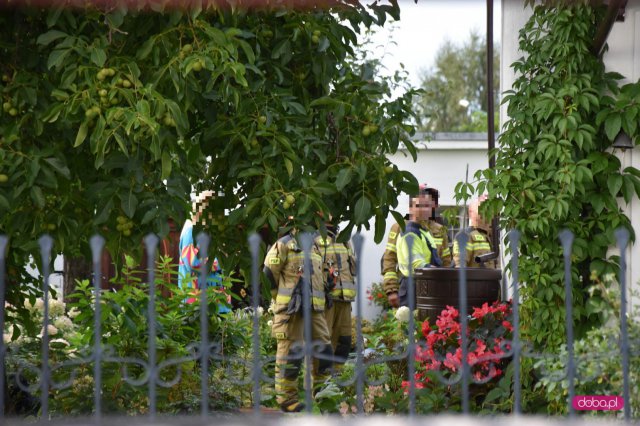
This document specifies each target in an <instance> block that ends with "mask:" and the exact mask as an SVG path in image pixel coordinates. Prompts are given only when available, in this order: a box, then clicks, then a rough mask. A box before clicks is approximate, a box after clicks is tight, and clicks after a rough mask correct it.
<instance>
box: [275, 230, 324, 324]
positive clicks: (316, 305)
mask: <svg viewBox="0 0 640 426" xmlns="http://www.w3.org/2000/svg"><path fill="white" fill-rule="evenodd" d="M309 255H310V260H311V265H312V270H311V271H310V276H311V284H312V291H311V301H312V308H313V310H314V311H316V312H323V311H324V304H325V293H324V275H323V273H322V255H321V254H320V250H319V249H318V245H317V244H313V245H312V246H311V252H310V253H309ZM264 265H265V266H266V267H267V268H269V269H270V270H271V274H272V275H273V278H274V280H275V285H276V286H277V288H278V290H277V294H276V297H275V300H276V306H275V313H280V312H284V311H286V310H287V305H288V303H289V301H290V300H291V295H292V294H293V289H294V288H295V286H296V284H297V283H298V280H299V279H300V277H301V276H303V274H304V252H303V251H302V248H301V247H300V245H299V244H298V242H297V241H296V239H295V238H294V237H293V236H291V235H285V236H284V237H282V238H280V239H279V240H278V241H276V243H275V244H274V245H273V246H271V248H270V249H269V251H268V252H267V256H266V258H265V260H264Z"/></svg>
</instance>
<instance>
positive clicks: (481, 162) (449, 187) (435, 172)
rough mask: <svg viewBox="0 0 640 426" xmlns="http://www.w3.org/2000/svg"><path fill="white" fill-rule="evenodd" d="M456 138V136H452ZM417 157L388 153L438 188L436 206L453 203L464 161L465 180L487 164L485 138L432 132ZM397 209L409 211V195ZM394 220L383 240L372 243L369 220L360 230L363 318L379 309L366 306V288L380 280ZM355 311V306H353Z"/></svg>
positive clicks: (462, 178)
mask: <svg viewBox="0 0 640 426" xmlns="http://www.w3.org/2000/svg"><path fill="white" fill-rule="evenodd" d="M453 138H456V139H453ZM417 146H418V147H419V151H418V159H417V161H416V162H415V163H414V162H413V159H412V157H411V155H410V154H409V153H408V152H406V151H399V152H398V153H396V154H395V155H392V156H389V160H390V161H391V162H392V163H394V164H396V165H397V166H398V167H399V168H400V169H402V170H408V171H410V172H411V173H413V174H414V176H415V177H416V178H417V179H418V182H420V183H427V184H429V186H432V187H434V188H437V189H438V190H439V191H440V205H443V206H444V205H455V204H456V203H455V200H454V198H453V195H454V188H455V186H456V184H457V183H458V182H461V181H464V179H465V171H466V168H467V164H468V165H469V182H472V181H473V175H474V173H475V172H476V171H477V170H481V169H485V168H487V167H488V165H489V160H488V157H487V139H486V136H485V135H484V134H476V133H471V134H465V133H461V134H457V135H456V134H436V135H435V136H434V140H432V141H430V142H426V143H425V142H424V141H419V142H417ZM398 211H399V212H400V213H402V214H405V213H408V212H409V197H408V196H407V195H406V194H403V196H401V197H400V198H399V199H398ZM394 223H395V220H394V219H393V216H391V215H390V216H389V217H388V218H387V229H386V232H385V236H384V239H383V241H381V242H380V244H376V243H375V242H374V240H373V237H374V232H373V231H374V224H375V222H374V221H373V220H372V221H371V222H370V225H371V226H370V230H369V231H367V230H365V229H363V232H362V235H363V236H364V237H365V242H364V246H363V249H362V250H363V252H362V255H361V259H362V267H361V268H362V277H361V279H362V281H361V285H362V286H363V287H362V288H363V291H361V292H360V297H361V298H362V299H361V300H362V307H363V316H364V317H365V318H367V319H372V318H374V317H375V316H376V315H377V314H378V312H379V310H377V309H376V307H375V306H373V305H371V306H370V305H369V301H368V300H367V299H366V296H367V294H366V291H365V290H366V289H368V288H370V287H371V283H373V282H381V281H382V276H381V275H380V258H381V257H382V254H383V253H384V248H385V245H386V238H387V236H388V233H389V230H390V229H391V226H392V225H393V224H394ZM353 309H354V312H355V306H354V308H353Z"/></svg>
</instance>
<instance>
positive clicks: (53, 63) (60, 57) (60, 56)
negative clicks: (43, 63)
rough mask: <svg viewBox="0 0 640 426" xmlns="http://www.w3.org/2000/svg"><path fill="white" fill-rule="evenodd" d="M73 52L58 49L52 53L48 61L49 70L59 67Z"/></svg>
mask: <svg viewBox="0 0 640 426" xmlns="http://www.w3.org/2000/svg"><path fill="white" fill-rule="evenodd" d="M69 52H71V50H70V49H58V50H54V51H53V52H51V54H50V55H49V59H48V60H47V69H51V68H54V67H58V66H59V65H60V64H62V62H63V61H64V58H66V57H67V55H68V54H69Z"/></svg>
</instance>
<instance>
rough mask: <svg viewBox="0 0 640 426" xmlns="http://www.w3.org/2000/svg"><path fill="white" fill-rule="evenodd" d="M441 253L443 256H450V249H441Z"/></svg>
mask: <svg viewBox="0 0 640 426" xmlns="http://www.w3.org/2000/svg"><path fill="white" fill-rule="evenodd" d="M442 255H443V256H450V255H451V250H449V249H448V248H446V249H444V250H442Z"/></svg>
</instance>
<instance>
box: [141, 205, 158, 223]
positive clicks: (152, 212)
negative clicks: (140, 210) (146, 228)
mask: <svg viewBox="0 0 640 426" xmlns="http://www.w3.org/2000/svg"><path fill="white" fill-rule="evenodd" d="M156 216H158V208H157V207H154V208H151V209H149V210H147V212H146V213H145V214H144V216H142V220H141V221H140V223H141V224H142V225H146V224H147V223H149V222H151V221H152V220H153V219H155V218H156Z"/></svg>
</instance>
